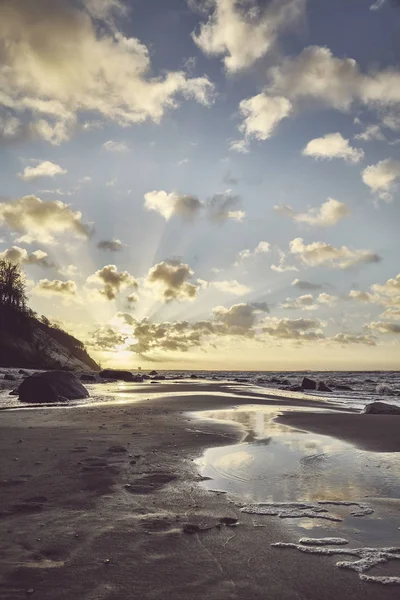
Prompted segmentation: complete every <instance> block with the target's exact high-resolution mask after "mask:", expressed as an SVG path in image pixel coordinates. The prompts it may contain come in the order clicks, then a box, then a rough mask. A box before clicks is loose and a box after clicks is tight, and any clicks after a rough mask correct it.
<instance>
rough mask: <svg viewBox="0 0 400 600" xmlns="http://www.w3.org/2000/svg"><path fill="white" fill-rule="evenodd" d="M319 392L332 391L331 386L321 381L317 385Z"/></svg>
mask: <svg viewBox="0 0 400 600" xmlns="http://www.w3.org/2000/svg"><path fill="white" fill-rule="evenodd" d="M317 390H318V392H331V391H332V390H331V388H330V387H328V386H327V385H326V383H324V382H323V381H319V382H318V385H317Z"/></svg>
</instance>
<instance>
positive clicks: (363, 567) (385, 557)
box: [271, 538, 400, 585]
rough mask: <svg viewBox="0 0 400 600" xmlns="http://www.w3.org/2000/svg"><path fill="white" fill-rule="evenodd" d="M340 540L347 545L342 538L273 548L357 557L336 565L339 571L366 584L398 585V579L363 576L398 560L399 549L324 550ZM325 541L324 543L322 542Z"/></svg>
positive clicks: (304, 541)
mask: <svg viewBox="0 0 400 600" xmlns="http://www.w3.org/2000/svg"><path fill="white" fill-rule="evenodd" d="M335 539H336V540H340V544H344V543H348V542H347V540H345V539H344V538H321V539H317V538H316V539H313V538H301V539H300V540H299V543H298V544H294V543H290V542H275V543H274V544H271V546H273V547H274V548H294V549H296V550H299V551H300V552H304V553H306V554H322V555H325V556H333V555H347V556H354V557H357V558H358V560H354V561H349V560H343V561H339V562H337V563H336V566H337V567H339V568H340V569H350V570H351V571H355V572H356V573H358V575H359V577H360V579H361V580H362V581H366V582H367V583H381V584H383V585H400V577H388V576H381V575H365V572H366V571H369V570H370V569H372V567H375V566H376V565H380V564H383V563H387V562H389V561H391V560H400V548H396V547H394V548H393V547H390V548H325V547H322V545H323V543H324V544H325V545H332V544H338V542H333V541H332V540H335ZM324 540H325V541H324Z"/></svg>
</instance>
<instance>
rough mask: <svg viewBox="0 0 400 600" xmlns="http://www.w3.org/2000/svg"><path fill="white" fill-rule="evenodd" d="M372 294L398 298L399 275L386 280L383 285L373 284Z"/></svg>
mask: <svg viewBox="0 0 400 600" xmlns="http://www.w3.org/2000/svg"><path fill="white" fill-rule="evenodd" d="M371 289H372V290H373V292H375V293H377V294H381V295H384V296H389V297H396V296H398V297H399V298H400V273H399V274H398V275H397V276H396V277H395V278H393V279H388V280H387V282H386V283H384V284H383V285H381V284H379V283H375V284H374V285H372V286H371Z"/></svg>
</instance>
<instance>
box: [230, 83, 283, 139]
mask: <svg viewBox="0 0 400 600" xmlns="http://www.w3.org/2000/svg"><path fill="white" fill-rule="evenodd" d="M239 111H240V114H241V116H242V117H243V122H242V124H241V125H240V127H239V129H240V131H241V132H242V133H243V134H244V136H245V142H244V144H245V145H244V146H243V147H246V141H247V140H249V139H251V138H255V139H257V140H267V139H268V138H270V137H271V136H272V134H273V133H274V130H275V129H276V127H277V126H278V125H279V123H280V122H281V121H282V119H284V118H285V117H288V116H289V115H290V113H291V112H292V105H291V103H290V102H289V100H288V99H287V98H284V97H283V96H268V95H266V94H263V93H262V94H258V95H257V96H253V97H252V98H247V99H246V100H242V101H241V102H240V104H239ZM234 144H236V147H232V144H231V150H232V149H236V150H238V149H239V151H240V148H241V147H242V145H241V143H240V141H239V142H234Z"/></svg>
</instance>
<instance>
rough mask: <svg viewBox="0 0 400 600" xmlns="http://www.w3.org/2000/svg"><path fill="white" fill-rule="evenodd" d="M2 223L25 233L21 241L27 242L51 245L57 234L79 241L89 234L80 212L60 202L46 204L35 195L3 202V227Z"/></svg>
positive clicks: (0, 205) (0, 214)
mask: <svg viewBox="0 0 400 600" xmlns="http://www.w3.org/2000/svg"><path fill="white" fill-rule="evenodd" d="M3 224H5V225H7V226H8V227H9V229H10V230H11V231H13V232H16V233H22V234H24V235H23V236H22V237H21V238H20V240H21V241H26V242H29V241H32V240H35V239H37V240H40V241H41V242H45V243H51V242H53V241H54V235H55V234H64V233H70V234H72V235H74V236H75V237H80V238H87V237H88V236H89V234H90V232H89V228H88V226H87V225H85V224H84V223H83V222H82V213H81V212H79V211H73V210H72V209H71V208H70V206H68V204H64V203H63V202H61V201H60V200H53V201H50V200H49V201H45V200H41V199H40V198H37V197H36V196H24V197H22V198H19V199H18V200H11V201H9V202H2V203H0V225H3Z"/></svg>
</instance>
